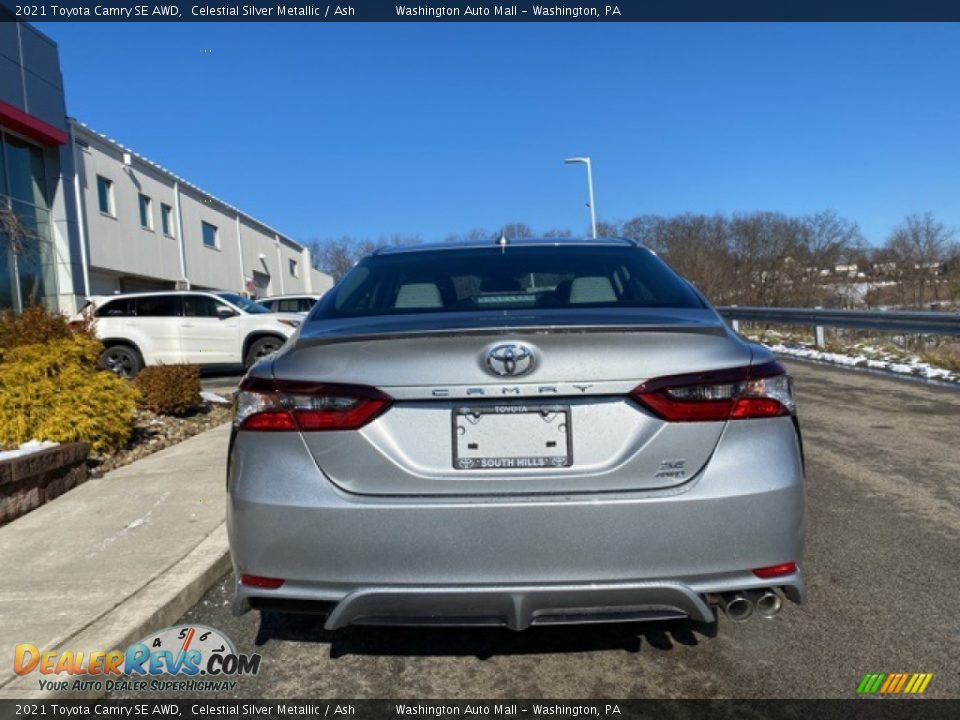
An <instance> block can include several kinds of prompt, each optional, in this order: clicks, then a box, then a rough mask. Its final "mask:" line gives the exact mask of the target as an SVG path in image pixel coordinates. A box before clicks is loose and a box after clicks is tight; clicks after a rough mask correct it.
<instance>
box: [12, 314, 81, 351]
mask: <svg viewBox="0 0 960 720" xmlns="http://www.w3.org/2000/svg"><path fill="white" fill-rule="evenodd" d="M75 334H79V335H85V336H86V337H88V338H90V339H95V335H94V332H93V323H92V321H91V320H89V319H84V320H80V321H77V322H75V323H70V322H68V321H67V318H66V316H65V315H62V314H61V313H51V312H49V311H48V310H47V309H46V308H45V307H44V306H43V305H31V306H30V307H28V308H26V309H25V310H24V311H23V312H22V313H20V314H19V315H18V314H17V313H15V312H13V310H5V311H4V312H3V313H2V314H0V358H2V355H3V354H4V353H5V352H6V351H8V350H10V349H12V348H15V347H23V346H24V345H37V344H39V343H45V342H49V341H51V340H63V339H65V338H69V337H73V335H75Z"/></svg>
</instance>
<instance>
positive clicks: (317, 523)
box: [227, 240, 806, 630]
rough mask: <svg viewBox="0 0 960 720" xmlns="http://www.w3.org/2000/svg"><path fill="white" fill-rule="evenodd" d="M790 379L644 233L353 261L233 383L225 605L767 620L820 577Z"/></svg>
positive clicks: (354, 615)
mask: <svg viewBox="0 0 960 720" xmlns="http://www.w3.org/2000/svg"><path fill="white" fill-rule="evenodd" d="M803 485H804V480H803V462H802V450H801V443H800V436H799V426H798V423H797V419H796V413H795V407H794V400H793V393H792V386H791V380H790V377H789V376H788V375H787V373H786V371H785V370H784V368H783V367H782V366H781V365H780V364H779V363H778V362H777V361H776V360H775V358H774V357H773V356H772V355H771V353H770V352H769V351H768V350H767V349H765V348H763V347H762V346H760V345H756V344H751V343H748V342H745V341H744V340H743V339H741V338H740V337H739V336H737V335H736V334H735V333H734V332H732V331H731V330H730V329H729V328H728V327H727V326H726V325H725V324H724V322H723V321H722V319H721V318H720V317H719V315H718V314H717V312H716V311H715V310H714V309H713V308H712V307H710V305H709V303H708V302H707V301H706V300H705V299H704V298H703V297H702V296H701V295H700V293H699V292H698V291H697V290H696V289H695V288H694V287H693V286H692V285H691V284H689V283H688V282H687V281H685V280H684V279H682V278H680V277H679V276H677V275H676V274H675V273H674V272H673V271H672V270H671V269H670V268H669V267H667V266H666V265H665V264H664V263H663V262H662V261H661V260H660V259H659V258H657V256H656V255H655V254H654V253H652V252H650V251H649V250H647V249H645V248H643V247H641V246H639V245H637V244H635V243H632V242H629V241H622V240H600V241H572V240H565V241H514V242H506V241H502V240H501V241H500V242H496V243H495V242H491V243H489V244H476V243H474V244H468V245H439V246H436V245H435V246H430V245H425V246H419V247H410V248H395V249H391V250H387V251H381V252H379V253H376V254H374V255H372V256H370V257H368V258H366V259H365V260H363V261H362V262H360V263H359V264H358V265H357V266H356V267H355V268H354V269H353V270H352V271H351V272H350V273H348V274H347V275H346V277H344V279H343V280H341V281H340V283H338V285H337V286H336V287H335V288H334V289H333V290H331V291H330V292H328V293H327V294H326V295H325V296H324V297H323V299H322V300H320V301H319V302H318V304H317V305H316V306H315V307H314V309H313V310H312V311H311V312H310V314H309V316H308V317H307V319H306V321H305V322H304V323H303V325H302V326H301V328H300V330H299V332H298V333H297V334H296V335H295V336H294V338H293V339H292V340H291V341H290V342H288V343H287V344H286V345H285V346H284V347H283V348H282V349H281V350H280V351H279V352H278V353H277V354H276V355H274V356H272V357H270V358H267V359H265V360H263V361H261V362H260V363H258V364H257V365H255V366H254V367H253V368H252V369H251V370H250V372H249V373H248V375H247V376H246V377H245V378H244V380H243V382H242V384H241V386H240V391H239V393H238V395H237V407H236V417H235V421H234V432H233V436H232V439H231V444H230V457H229V470H228V492H229V500H228V512H227V521H228V529H229V535H230V549H231V554H232V558H233V563H234V568H235V572H236V579H237V580H236V582H237V585H236V600H235V609H236V610H237V611H238V612H242V611H244V610H248V609H250V608H260V609H271V610H278V611H307V612H317V613H322V614H324V615H325V623H326V627H327V628H329V629H333V628H338V627H342V626H345V625H349V624H415V625H491V626H506V627H509V628H513V629H516V630H520V629H524V628H526V627H529V626H532V625H550V624H567V623H578V622H607V621H633V620H654V619H665V618H691V619H693V620H696V621H701V622H712V621H714V620H715V618H716V613H717V609H718V608H722V609H723V610H724V611H726V613H727V615H728V616H729V617H730V618H732V619H734V620H745V619H747V618H748V617H750V616H754V617H771V616H773V615H775V614H776V613H777V612H779V611H780V609H781V606H782V605H783V599H784V598H786V599H789V600H791V601H793V602H795V603H802V602H803V601H804V599H805V596H806V590H805V586H804V581H803V576H802V571H801V568H800V565H799V562H800V559H801V552H802V549H803V535H804V487H803Z"/></svg>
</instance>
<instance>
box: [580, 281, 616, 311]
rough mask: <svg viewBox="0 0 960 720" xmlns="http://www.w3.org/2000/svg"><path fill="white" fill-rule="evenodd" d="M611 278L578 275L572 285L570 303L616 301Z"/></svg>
mask: <svg viewBox="0 0 960 720" xmlns="http://www.w3.org/2000/svg"><path fill="white" fill-rule="evenodd" d="M616 301H617V294H616V293H615V292H614V291H613V285H612V284H611V283H610V278H606V277H603V276H600V275H597V276H586V277H578V278H574V279H573V284H572V285H571V286H570V304H571V305H573V304H576V303H605V302H616Z"/></svg>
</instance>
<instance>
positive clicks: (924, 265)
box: [884, 213, 954, 307]
mask: <svg viewBox="0 0 960 720" xmlns="http://www.w3.org/2000/svg"><path fill="white" fill-rule="evenodd" d="M953 236H954V233H953V231H951V230H949V229H948V228H947V227H946V226H945V225H944V224H943V223H941V222H939V221H937V220H936V218H934V216H933V214H932V213H925V214H924V215H910V216H908V217H907V218H905V219H904V221H903V223H901V224H900V225H898V226H897V227H896V228H894V230H893V232H892V233H891V235H890V237H889V238H888V239H887V242H886V244H885V246H884V250H885V251H886V253H887V255H888V256H889V257H890V258H892V262H895V263H896V279H897V283H898V285H899V286H900V289H901V298H904V299H906V298H909V299H910V300H911V302H912V304H913V306H914V307H922V306H923V305H924V304H925V303H926V302H927V301H928V299H929V298H928V295H929V294H930V293H932V295H933V300H939V299H940V287H939V286H940V277H939V276H940V270H941V266H942V264H943V262H944V261H945V260H947V258H948V255H949V254H950V252H951V250H952V248H951V241H952V239H953ZM928 291H930V293H928Z"/></svg>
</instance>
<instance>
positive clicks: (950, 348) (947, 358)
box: [920, 342, 960, 372]
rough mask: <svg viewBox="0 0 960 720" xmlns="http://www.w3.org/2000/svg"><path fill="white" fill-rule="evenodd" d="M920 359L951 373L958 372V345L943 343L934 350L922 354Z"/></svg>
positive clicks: (959, 346) (959, 363)
mask: <svg viewBox="0 0 960 720" xmlns="http://www.w3.org/2000/svg"><path fill="white" fill-rule="evenodd" d="M920 359H921V360H924V361H925V362H928V363H930V364H931V365H935V366H937V367H942V368H946V369H947V370H951V371H952V372H960V343H957V342H950V343H944V344H943V345H941V346H940V347H938V348H937V349H936V350H931V351H930V352H926V353H923V354H922V355H921V356H920Z"/></svg>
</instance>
